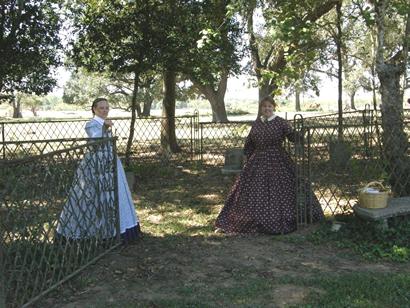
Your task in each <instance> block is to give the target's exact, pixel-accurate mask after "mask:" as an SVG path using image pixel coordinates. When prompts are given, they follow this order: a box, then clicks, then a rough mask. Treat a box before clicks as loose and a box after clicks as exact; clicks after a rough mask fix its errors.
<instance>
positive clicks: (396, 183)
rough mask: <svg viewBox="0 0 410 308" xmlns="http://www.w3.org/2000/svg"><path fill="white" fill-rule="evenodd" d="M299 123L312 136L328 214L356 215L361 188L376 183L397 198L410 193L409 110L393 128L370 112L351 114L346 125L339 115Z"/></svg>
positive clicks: (315, 176)
mask: <svg viewBox="0 0 410 308" xmlns="http://www.w3.org/2000/svg"><path fill="white" fill-rule="evenodd" d="M298 121H299V122H300V124H299V125H301V126H302V127H303V130H304V131H305V134H306V136H307V139H306V142H305V144H304V151H305V152H307V153H308V156H307V158H306V160H305V164H307V165H306V168H307V170H309V171H308V172H309V178H310V181H311V182H312V185H313V189H314V192H315V194H316V196H317V197H318V199H319V201H320V203H321V204H322V207H323V209H324V210H325V212H327V213H328V214H331V215H335V214H337V213H346V212H350V211H351V209H352V206H353V205H354V204H355V203H356V202H357V196H358V189H360V188H362V187H363V186H364V185H365V184H367V183H369V182H371V181H374V180H377V181H380V182H383V183H384V184H385V185H387V186H388V187H390V188H391V189H392V191H393V193H394V194H395V196H403V195H408V194H410V188H409V185H410V165H409V164H410V152H409V136H410V135H409V132H410V112H409V110H405V111H404V113H403V115H402V117H401V118H400V119H398V121H397V123H395V124H393V127H389V125H390V124H391V123H390V124H388V125H386V124H383V121H385V120H384V118H383V117H382V115H381V113H380V111H373V110H370V109H368V108H366V109H365V110H363V111H356V112H350V113H348V114H345V115H344V117H343V119H342V123H339V122H338V118H337V114H335V115H326V116H319V117H313V118H308V119H299V120H298ZM397 149H398V150H397ZM399 152H400V153H399Z"/></svg>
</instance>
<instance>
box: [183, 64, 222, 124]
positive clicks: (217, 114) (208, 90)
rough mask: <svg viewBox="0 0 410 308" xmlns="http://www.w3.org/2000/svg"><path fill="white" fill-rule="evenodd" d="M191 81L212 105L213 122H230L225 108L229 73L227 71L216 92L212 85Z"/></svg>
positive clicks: (192, 79)
mask: <svg viewBox="0 0 410 308" xmlns="http://www.w3.org/2000/svg"><path fill="white" fill-rule="evenodd" d="M191 81H192V82H193V83H194V85H195V86H196V87H197V88H198V90H199V91H200V92H201V93H202V94H203V95H205V97H206V99H207V100H208V101H209V103H210V104H211V109H212V122H217V123H226V122H228V121H229V120H228V115H227V113H226V108H225V94H226V87H227V85H228V73H227V72H226V71H225V72H224V73H223V74H222V76H221V79H220V81H219V84H218V88H217V89H216V90H215V89H214V88H213V87H212V86H211V85H207V84H203V83H201V82H200V81H198V80H196V79H194V78H191Z"/></svg>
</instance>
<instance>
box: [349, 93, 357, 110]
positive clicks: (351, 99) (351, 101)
mask: <svg viewBox="0 0 410 308" xmlns="http://www.w3.org/2000/svg"><path fill="white" fill-rule="evenodd" d="M355 96H356V92H355V91H352V92H351V93H350V109H352V110H356V105H355V102H354V98H355Z"/></svg>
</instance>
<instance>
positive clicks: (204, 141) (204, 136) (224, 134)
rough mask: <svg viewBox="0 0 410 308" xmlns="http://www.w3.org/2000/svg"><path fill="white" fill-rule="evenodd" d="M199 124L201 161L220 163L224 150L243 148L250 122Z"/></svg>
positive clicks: (223, 159) (221, 162) (222, 159)
mask: <svg viewBox="0 0 410 308" xmlns="http://www.w3.org/2000/svg"><path fill="white" fill-rule="evenodd" d="M199 126H200V151H199V152H200V155H201V157H200V158H201V161H202V162H203V163H206V164H212V165H221V164H223V163H224V161H225V157H224V155H225V152H226V150H228V149H232V148H243V146H244V143H245V139H246V136H247V135H248V134H249V131H250V129H251V126H252V122H251V121H247V122H228V123H213V122H202V123H199Z"/></svg>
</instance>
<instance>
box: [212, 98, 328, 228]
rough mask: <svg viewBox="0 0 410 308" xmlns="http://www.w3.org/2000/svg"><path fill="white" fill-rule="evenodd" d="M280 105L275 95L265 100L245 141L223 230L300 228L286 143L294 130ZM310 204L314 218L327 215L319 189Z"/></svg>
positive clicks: (222, 217)
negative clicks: (277, 112) (281, 114)
mask: <svg viewBox="0 0 410 308" xmlns="http://www.w3.org/2000/svg"><path fill="white" fill-rule="evenodd" d="M275 107H276V104H275V102H274V101H273V99H272V98H270V97H266V98H264V99H262V101H261V102H260V110H261V114H262V116H261V117H260V118H258V119H257V120H256V121H255V123H254V124H253V125H252V128H251V131H250V132H249V135H248V137H247V139H246V142H245V148H244V154H245V156H246V163H245V165H244V168H243V170H242V172H241V174H240V176H239V177H238V179H237V180H236V182H235V184H234V185H233V187H232V190H231V192H230V193H229V195H228V198H227V200H226V202H225V206H224V207H223V209H222V211H221V213H219V216H218V218H217V220H216V227H217V228H219V229H220V230H221V231H224V232H228V233H268V234H284V233H289V232H292V231H294V230H295V229H296V176H295V165H294V163H293V161H292V160H291V158H290V156H289V154H288V153H287V152H286V151H285V149H284V147H283V141H284V140H285V138H288V139H289V140H290V141H294V135H295V134H294V132H293V129H292V127H291V126H290V125H289V124H288V122H287V121H286V120H284V119H282V118H280V117H278V116H276V115H275V114H274V110H275ZM312 195H313V193H312ZM309 206H311V207H312V221H318V220H320V219H321V218H323V211H322V209H321V207H320V204H319V202H318V201H317V199H316V197H314V195H313V198H312V202H311V204H310V205H309Z"/></svg>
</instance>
